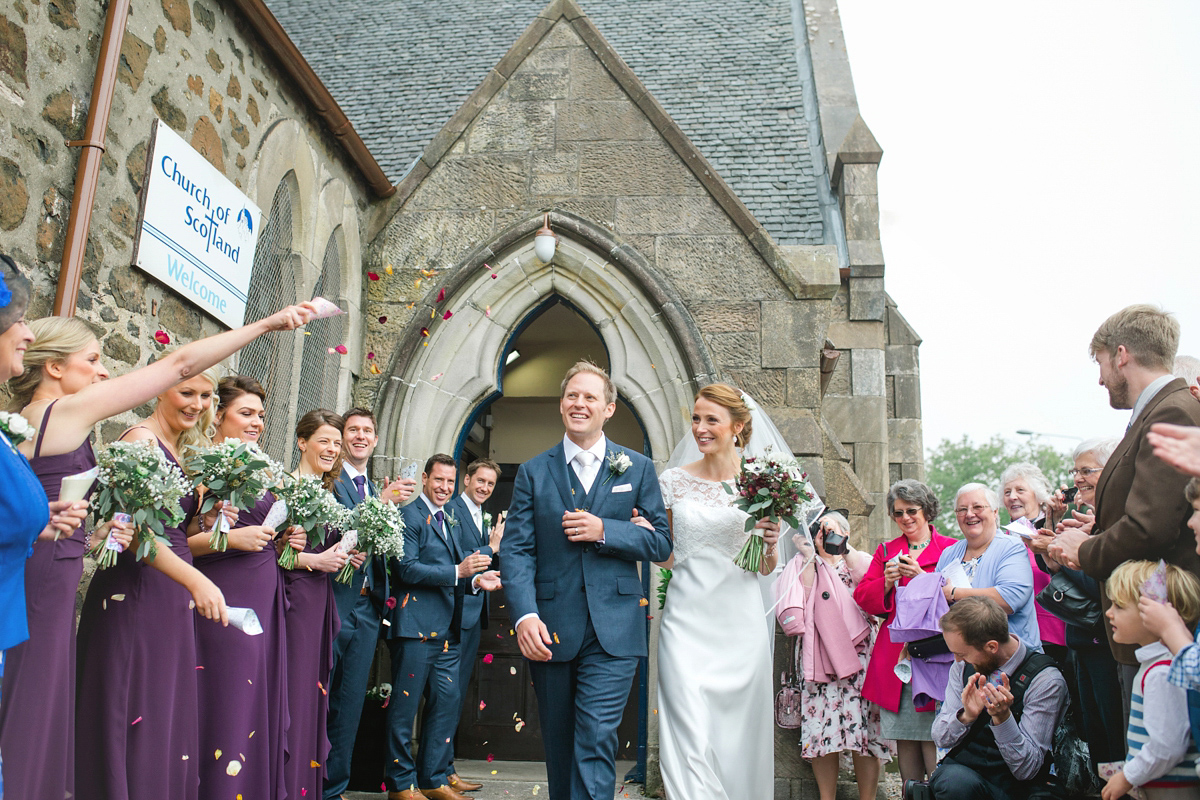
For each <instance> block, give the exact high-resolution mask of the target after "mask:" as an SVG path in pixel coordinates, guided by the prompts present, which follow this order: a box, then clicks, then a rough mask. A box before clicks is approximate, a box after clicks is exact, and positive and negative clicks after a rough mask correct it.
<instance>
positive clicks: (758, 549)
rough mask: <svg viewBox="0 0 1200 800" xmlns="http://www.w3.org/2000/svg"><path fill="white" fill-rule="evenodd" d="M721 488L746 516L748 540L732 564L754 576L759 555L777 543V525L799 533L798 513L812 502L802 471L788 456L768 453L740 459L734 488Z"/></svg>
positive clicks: (761, 556)
mask: <svg viewBox="0 0 1200 800" xmlns="http://www.w3.org/2000/svg"><path fill="white" fill-rule="evenodd" d="M722 485H723V486H724V487H725V491H726V492H728V493H729V494H732V495H736V497H735V499H734V501H733V504H734V505H735V506H737V507H738V508H740V509H741V510H742V511H745V512H746V513H747V514H749V515H750V516H749V519H747V520H746V532H747V533H749V534H750V537H749V538H748V539H747V540H746V544H745V545H744V546H743V547H742V549H741V551H740V552H739V553H738V554H737V557H736V558H734V560H733V562H734V563H735V564H737V565H738V566H739V567H741V568H742V569H745V570H747V571H748V572H758V571H759V570H760V569H761V567H762V562H763V551H764V550H765V549H766V547H767V546H768V545H770V546H772V547H774V545H775V543H776V542H778V541H779V529H780V522H781V521H782V522H786V523H787V524H788V525H790V526H791V527H792V528H794V529H796V530H800V521H799V519H798V515H799V513H800V509H801V508H802V507H803V506H804V504H805V503H807V502H809V501H811V500H812V499H813V497H812V494H811V492H809V491H808V484H807V481H806V476H805V474H804V471H803V470H802V469H801V468H800V463H799V462H798V461H797V460H796V459H795V457H794V456H792V455H791V454H789V453H781V452H776V451H774V450H768V452H767V453H766V455H764V456H750V457H749V458H742V465H741V470H740V471H739V472H738V475H737V478H736V479H735V480H734V486H733V487H730V486H729V485H728V484H722Z"/></svg>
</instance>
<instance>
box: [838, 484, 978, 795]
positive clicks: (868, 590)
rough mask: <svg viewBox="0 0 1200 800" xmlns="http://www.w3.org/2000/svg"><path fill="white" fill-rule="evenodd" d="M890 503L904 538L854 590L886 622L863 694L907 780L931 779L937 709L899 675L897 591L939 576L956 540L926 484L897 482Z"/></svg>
mask: <svg viewBox="0 0 1200 800" xmlns="http://www.w3.org/2000/svg"><path fill="white" fill-rule="evenodd" d="M887 505H888V514H890V515H891V517H892V519H893V520H895V522H896V527H898V528H899V529H900V536H897V537H896V538H895V539H892V540H891V541H890V542H884V543H883V544H881V545H880V546H879V548H878V549H877V550H876V551H875V556H874V557H873V558H872V559H871V566H870V568H869V569H868V570H867V574H866V575H865V576H864V577H863V579H862V580H861V581H860V582H859V584H858V586H856V587H855V589H854V600H855V601H856V602H857V603H858V604H859V606H860V607H862V609H863V611H866V612H867V613H868V614H875V615H876V616H880V617H884V618H885V619H884V624H883V627H882V628H881V629H880V631H879V637H878V638H877V639H876V640H875V649H874V651H873V652H872V653H871V662H870V664H868V665H867V677H866V681H865V682H864V684H863V690H862V695H863V697H864V698H865V699H866V700H869V701H870V702H872V703H875V704H876V705H878V706H879V708H880V718H881V722H882V729H883V736H884V737H885V738H888V739H894V740H896V755H897V761H898V762H899V766H900V776H901V778H902V779H903V780H925V779H926V778H927V777H928V776H929V775H931V774H932V773H933V770H934V767H936V766H937V750H936V748H935V747H934V745H933V736H932V734H931V733H930V727H931V726H932V724H933V717H934V713H935V711H934V706H933V704H932V703H930V704H929V705H928V706H927V707H923V708H919V709H918V708H916V707H915V706H914V705H913V699H912V690H911V689H910V688H909V686H908V684H907V683H902V682H901V680H900V678H899V677H897V676H896V671H895V670H896V663H897V662H898V661H900V659H901V657H902V653H903V645H901V644H900V643H898V642H893V641H892V638H891V634H890V631H889V628H888V626H889V625H891V624H892V618H893V617H894V616H895V615H896V587H897V586H905V585H907V584H908V582H909V580H911V579H912V578H914V577H916V576H917V575H919V574H921V573H922V572H933V571H934V569H935V568H936V567H937V562H938V557H939V556H941V554H942V551H943V550H945V549H946V548H947V547H949V546H950V545H952V544H954V541H955V540H954V539H951V538H950V537H949V536H943V535H941V534H940V533H938V532H937V531H936V530H935V529H934V527H933V525H932V524H931V523H930V520H932V519H934V518H935V517H936V516H937V513H938V508H939V503H938V499H937V497H936V496H935V495H934V493H933V491H932V490H930V488H929V487H928V486H926V485H925V484H923V483H921V482H920V481H914V480H903V481H897V482H896V483H895V484H893V485H892V488H891V489H889V490H888V495H887Z"/></svg>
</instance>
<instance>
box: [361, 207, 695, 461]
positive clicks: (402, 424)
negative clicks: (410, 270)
mask: <svg viewBox="0 0 1200 800" xmlns="http://www.w3.org/2000/svg"><path fill="white" fill-rule="evenodd" d="M541 220H542V217H541V215H538V216H536V217H531V218H529V219H526V220H523V221H522V222H520V223H517V224H516V225H513V226H511V227H510V228H508V229H507V230H505V231H504V232H503V233H502V234H500V236H499V237H497V239H496V240H495V241H493V242H491V243H490V244H488V245H487V246H484V247H481V248H479V249H478V250H476V251H475V252H474V253H472V254H471V256H469V257H468V258H467V259H465V260H464V262H463V263H462V264H460V265H459V267H458V268H457V269H456V270H455V273H454V276H453V278H452V279H451V280H450V282H449V283H448V284H447V285H446V287H445V288H446V299H445V300H444V301H443V302H442V303H440V304H437V305H436V308H437V311H438V313H439V314H440V313H443V312H444V311H446V310H449V311H450V312H452V314H453V317H452V318H451V320H450V321H448V322H446V323H439V324H434V325H429V320H430V315H429V311H430V310H431V309H432V308H433V305H432V303H433V301H432V299H430V301H429V302H427V303H426V304H425V306H424V308H423V309H419V310H421V311H424V312H425V313H418V314H417V315H416V317H415V321H414V322H412V323H411V324H410V325H409V326H408V328H407V329H406V331H405V333H404V335H403V336H402V337H401V341H400V342H399V345H398V347H397V350H396V356H395V357H394V359H393V361H392V364H391V365H390V369H389V371H388V373H387V376H388V378H389V379H388V380H387V381H386V384H385V386H384V387H383V388H382V390H381V391H380V394H379V397H378V398H377V402H376V413H377V416H378V419H379V426H380V447H379V449H378V451H377V453H378V454H377V455H376V459H378V461H377V463H376V465H375V466H376V469H377V470H382V472H379V474H395V472H396V471H397V470H396V467H397V462H398V459H399V458H400V457H405V458H408V459H424V458H426V457H427V456H428V455H430V454H432V453H436V452H452V450H453V448H454V445H455V442H456V439H457V436H458V434H459V431H460V430H461V429H462V428H463V426H464V425H465V424H466V423H467V421H468V419H469V418H470V416H471V414H472V412H473V411H474V409H475V408H477V407H478V406H479V404H480V403H482V402H484V401H485V400H486V399H488V398H489V397H492V396H494V395H495V394H497V393H499V391H500V385H499V375H500V359H501V358H502V356H503V351H504V348H505V345H506V343H507V342H508V341H509V339H510V337H511V336H512V335H513V333H514V332H515V331H516V330H517V328H518V326H519V325H520V324H521V322H522V321H523V320H525V319H526V318H527V317H528V316H529V315H530V313H531V312H533V311H534V310H535V309H536V308H538V307H539V306H541V305H542V304H543V303H544V302H545V301H546V300H547V299H548V298H551V297H553V296H555V295H557V296H560V297H562V298H564V299H565V300H567V301H568V302H570V303H571V305H572V306H574V308H575V309H577V310H578V311H579V313H580V314H582V315H583V316H584V317H586V318H587V319H588V320H589V321H590V322H591V324H592V325H594V326H595V328H596V330H597V331H598V333H599V334H600V337H601V338H602V339H603V340H604V344H605V347H606V348H607V349H608V353H609V358H610V361H611V372H612V377H613V380H614V381H615V382H616V384H617V388H618V391H619V392H620V393H621V395H622V397H624V398H625V400H626V401H627V402H628V403H629V404H630V405H631V406H632V407H633V408H634V410H635V411H636V413H637V415H638V416H639V417H640V418H641V420H642V423H643V425H644V426H645V429H646V435H647V439H648V440H649V442H650V447H651V453H652V456H653V458H654V459H655V460H656V461H658V462H659V463H660V464H661V463H662V462H664V461H665V460H666V459H667V457H668V456H669V455H670V451H671V448H672V447H673V446H674V445H675V443H676V442H677V441H678V440H679V438H680V437H681V436H682V435H683V434H684V432H685V431H686V430H687V427H686V426H687V419H688V415H689V413H690V411H691V405H692V397H693V396H694V394H695V390H696V389H697V388H698V387H699V386H701V385H704V384H706V383H709V382H710V381H712V380H713V379H714V377H713V376H714V373H715V367H714V366H713V362H712V359H711V357H710V356H709V355H708V352H707V349H706V348H705V347H704V346H703V343H702V340H701V338H700V333H699V331H698V329H697V328H696V325H695V323H694V322H693V321H692V320H691V317H690V316H689V315H688V313H687V311H686V310H685V308H684V306H683V303H682V301H681V300H680V299H679V297H678V295H677V294H676V292H675V291H674V289H673V288H672V287H671V285H670V284H669V282H667V281H666V280H665V279H663V278H662V277H661V276H660V275H658V273H657V271H656V270H655V269H654V268H653V267H652V266H651V265H650V264H649V262H648V261H647V260H646V259H645V258H643V257H642V256H641V255H640V254H639V253H637V252H636V251H635V250H633V249H631V248H629V247H627V246H624V245H621V244H619V243H618V242H617V241H616V240H615V239H614V238H613V237H612V236H611V234H610V233H608V232H607V231H606V230H604V229H603V228H600V227H598V226H596V225H593V224H592V223H590V222H588V221H586V220H584V219H582V218H580V217H577V216H574V215H571V214H567V213H562V212H551V214H550V224H551V226H552V227H553V228H554V230H555V232H556V233H557V234H558V236H559V242H558V247H557V250H556V252H555V256H554V259H553V260H552V262H551V263H549V264H545V263H542V262H541V261H539V260H538V258H537V256H536V255H535V254H534V251H533V235H534V232H535V231H536V230H537V229H538V228H539V227H540V226H541ZM484 264H490V265H491V267H492V268H491V269H484ZM493 275H495V277H494V278H493V277H492V276H493ZM426 326H428V327H429V329H430V333H429V335H428V336H427V337H426V336H425V335H423V333H422V328H424V327H426Z"/></svg>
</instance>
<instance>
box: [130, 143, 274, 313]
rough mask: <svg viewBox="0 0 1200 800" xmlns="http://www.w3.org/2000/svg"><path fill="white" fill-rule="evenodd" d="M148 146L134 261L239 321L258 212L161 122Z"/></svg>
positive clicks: (259, 217) (251, 263)
mask: <svg viewBox="0 0 1200 800" xmlns="http://www.w3.org/2000/svg"><path fill="white" fill-rule="evenodd" d="M149 150H150V152H149V154H148V156H147V159H146V180H145V182H144V183H143V184H142V209H141V225H140V230H139V233H138V241H137V247H136V249H135V250H134V256H133V265H134V266H135V267H138V268H139V269H141V270H144V271H145V272H147V273H149V274H150V275H153V276H154V277H155V278H157V279H158V280H160V281H162V282H163V283H165V284H166V285H167V286H169V287H171V288H172V289H174V290H175V291H176V292H178V293H179V294H181V295H183V296H184V298H186V299H187V300H189V301H190V302H192V303H193V304H195V305H197V306H199V307H200V308H202V309H203V310H204V311H205V312H207V313H208V314H211V315H212V316H214V317H216V318H217V319H219V320H220V321H221V322H223V323H225V324H226V325H228V326H229V327H231V328H236V327H239V326H241V325H243V324H244V323H245V317H246V296H247V292H248V291H249V289H250V273H251V270H252V269H253V267H254V247H255V244H256V243H257V241H258V229H259V225H260V223H261V221H262V211H260V210H259V208H258V206H256V205H255V204H254V203H252V202H251V201H250V198H248V197H246V195H245V194H243V193H242V191H241V190H240V189H238V188H237V187H236V186H234V185H233V183H231V182H230V181H229V179H228V178H226V177H225V176H224V175H222V174H221V173H220V172H219V171H218V170H217V168H216V167H214V166H213V165H212V164H210V163H208V161H207V159H205V158H204V156H202V155H200V154H199V153H198V152H196V151H195V150H194V149H193V148H192V146H191V145H189V144H188V143H187V142H186V141H184V140H183V139H182V138H180V137H179V136H178V135H177V134H176V133H175V132H174V131H172V130H171V129H170V128H168V127H167V126H166V125H164V124H163V122H162V120H155V121H154V135H153V136H152V137H151V140H150V148H149Z"/></svg>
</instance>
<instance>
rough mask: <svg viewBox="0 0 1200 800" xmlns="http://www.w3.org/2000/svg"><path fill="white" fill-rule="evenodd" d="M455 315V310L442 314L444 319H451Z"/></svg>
mask: <svg viewBox="0 0 1200 800" xmlns="http://www.w3.org/2000/svg"><path fill="white" fill-rule="evenodd" d="M453 316H454V312H453V311H447V312H446V313H445V314H442V319H450V318H451V317H453Z"/></svg>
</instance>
